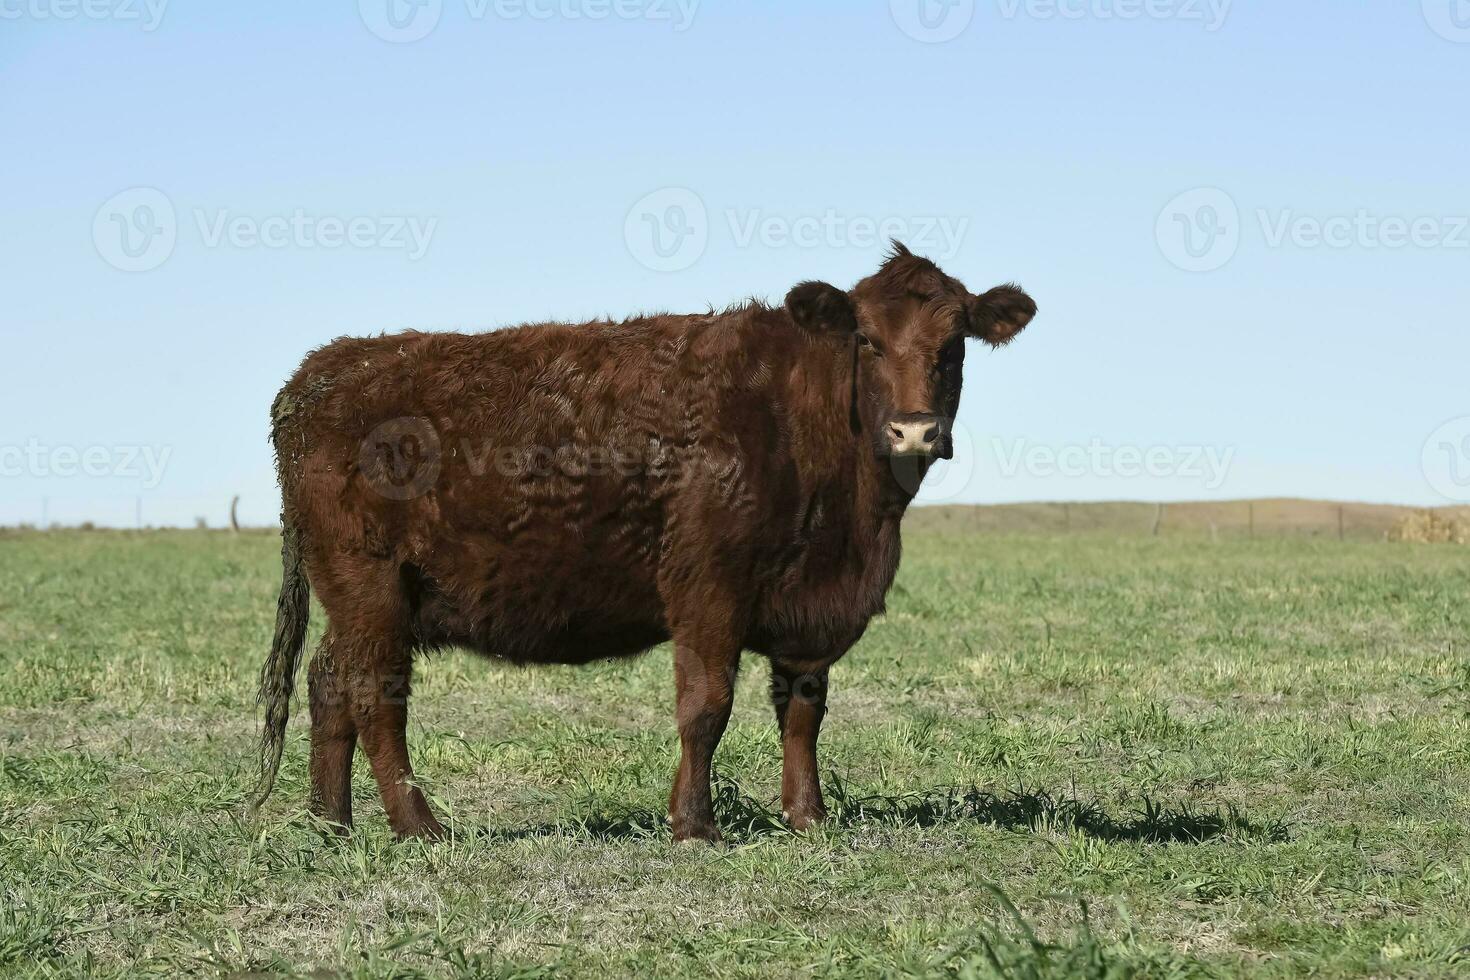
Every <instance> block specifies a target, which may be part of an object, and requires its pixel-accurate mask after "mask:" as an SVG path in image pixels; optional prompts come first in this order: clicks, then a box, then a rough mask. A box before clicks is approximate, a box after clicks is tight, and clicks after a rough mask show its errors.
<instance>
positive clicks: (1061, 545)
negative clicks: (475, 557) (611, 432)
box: [0, 532, 1470, 978]
mask: <svg viewBox="0 0 1470 980" xmlns="http://www.w3.org/2000/svg"><path fill="white" fill-rule="evenodd" d="M1466 559H1467V553H1466V552H1465V551H1464V550H1463V549H1456V548H1452V547H1433V546H1412V545H1390V544H1384V543H1367V542H1351V541H1350V542H1347V543H1340V542H1337V541H1325V540H1306V539H1301V540H1256V541H1242V540H1232V539H1222V540H1220V541H1218V542H1211V541H1210V540H1208V539H1207V538H1199V539H1189V538H1182V537H1181V538H1170V537H1167V536H1166V537H1163V538H1156V539H1150V538H1137V537H1134V538H1114V537H1100V536H1088V535H1079V536H1072V537H1062V536H1056V537H1048V536H1010V537H1007V536H979V535H970V536H966V535H964V534H948V535H946V536H944V537H942V538H941V537H939V536H932V535H922V534H920V535H911V536H910V538H909V541H908V548H907V555H906V558H905V561H904V565H903V569H902V571H901V573H900V575H899V580H898V584H897V586H896V587H895V589H894V591H893V594H892V595H891V597H890V612H889V614H888V616H887V617H886V618H884V619H882V620H878V621H875V622H874V624H873V625H872V627H871V629H870V630H869V633H868V635H867V637H866V638H865V639H864V640H863V642H862V643H861V644H860V645H859V646H858V647H857V649H855V650H854V651H853V652H852V653H851V654H850V655H849V657H848V658H847V660H845V661H844V662H843V663H842V664H840V665H839V666H838V667H837V668H836V670H835V671H834V680H833V694H832V710H831V714H830V715H829V717H828V722H827V726H826V730H825V731H824V733H823V740H822V758H823V767H824V774H825V776H826V784H827V788H828V802H829V805H830V807H831V809H832V816H833V819H832V820H831V821H830V823H829V824H828V825H827V826H826V827H824V828H823V829H821V830H820V831H817V832H814V833H811V834H809V835H795V834H792V833H790V832H788V831H786V830H785V829H784V828H783V827H782V825H781V824H780V822H779V820H778V819H777V817H776V816H775V814H774V813H773V810H774V809H775V801H776V799H777V796H778V792H779V766H780V763H779V755H778V749H777V745H776V738H775V725H774V722H773V720H772V716H771V712H770V709H769V707H768V705H767V704H766V699H765V690H764V688H765V669H764V664H763V663H762V662H760V661H759V659H758V658H754V657H751V658H748V659H747V662H746V670H745V671H744V673H743V674H742V677H741V681H740V690H739V695H738V702H737V706H736V710H735V716H734V719H733V721H732V724H731V727H730V731H729V734H728V735H727V736H726V738H725V741H724V743H723V744H722V746H721V748H720V752H719V755H718V756H717V759H716V764H717V767H718V770H719V773H720V776H719V784H718V786H717V812H718V816H719V818H720V820H721V822H722V825H723V826H724V828H725V831H726V836H727V838H728V839H729V841H730V846H729V847H727V848H725V849H722V850H714V849H709V848H700V847H687V846H677V845H674V844H673V843H672V842H671V841H670V839H669V834H668V831H667V829H666V827H665V825H664V824H663V821H662V810H663V805H664V801H665V799H666V798H667V793H668V788H669V780H670V777H671V774H672V771H673V767H674V762H675V755H674V753H675V747H676V746H675V738H674V733H673V725H672V718H671V716H672V680H671V671H670V665H669V655H668V651H667V650H664V649H661V650H657V651H654V652H653V653H652V654H650V655H649V656H647V657H645V658H643V659H641V660H638V661H635V662H631V663H622V664H608V665H599V666H594V667H588V668H580V669H572V668H541V669H534V670H518V669H515V668H511V667H507V666H503V665H499V664H494V663H490V662H486V661H483V660H478V659H475V658H472V657H470V656H468V655H453V656H445V657H438V658H434V659H432V660H430V661H428V662H427V663H425V664H424V665H423V666H422V668H421V674H420V677H421V682H420V683H419V685H418V691H417V692H416V695H415V700H414V706H413V712H412V715H413V721H412V730H411V733H410V743H411V746H412V749H413V751H414V754H415V763H416V765H417V767H418V770H419V773H420V775H421V777H422V778H423V779H424V781H425V782H426V783H427V784H428V785H429V787H430V789H431V791H432V794H433V796H434V798H435V799H436V802H437V804H438V806H439V807H440V808H441V810H442V811H444V812H447V813H449V814H450V815H451V817H452V820H453V826H454V828H455V836H454V839H453V840H451V841H449V842H447V843H444V844H440V845H424V844H421V843H407V844H397V843H394V842H393V841H392V840H391V838H390V837H389V834H388V832H387V827H386V825H385V823H384V820H383V815H382V812H381V809H380V807H379V805H378V803H377V796H376V792H375V790H374V788H373V785H372V782H371V779H370V778H369V777H368V775H367V773H366V770H365V767H363V766H362V765H361V762H359V769H358V774H357V780H356V783H355V786H354V791H355V795H356V797H357V801H358V802H357V816H358V831H357V833H356V834H355V835H354V836H353V837H351V838H350V839H346V840H334V839H330V838H327V837H324V836H323V835H321V834H320V833H319V832H318V830H317V829H316V828H314V827H313V826H312V825H311V823H310V822H309V820H308V819H307V818H306V817H305V815H304V814H303V812H302V809H301V807H302V805H303V803H304V801H305V799H306V782H305V777H306V764H305V755H306V741H305V728H304V721H305V719H304V717H302V716H303V715H304V711H303V710H302V709H301V708H300V707H299V706H298V709H297V712H296V714H297V717H296V718H294V719H293V722H292V729H291V738H290V742H289V744H288V747H287V757H286V762H285V765H284V767H283V772H282V779H281V782H280V784H279V786H278V788H277V792H276V795H275V797H274V798H273V799H272V801H271V804H270V805H269V806H268V807H267V810H266V812H265V814H264V817H263V821H262V823H261V824H260V825H258V826H255V827H251V826H246V825H242V824H241V823H240V822H239V821H238V819H237V818H236V816H235V813H236V810H237V807H238V804H239V801H240V799H241V797H242V794H243V793H244V792H245V790H246V789H247V788H248V787H249V785H250V783H251V770H252V767H253V765H254V758H255V756H254V753H255V739H256V735H257V721H256V716H255V712H254V709H253V695H254V686H255V674H256V671H257V669H258V665H259V662H260V660H261V659H262V657H263V655H264V652H265V647H266V644H267V643H268V641H269V637H270V633H271V627H272V618H273V615H274V603H275V592H276V588H277V581H278V575H279V567H278V558H277V554H276V542H275V540H274V539H273V538H272V537H271V536H269V535H265V534H246V535H241V536H235V537H231V536H227V535H222V534H210V533H183V532H179V533H169V532H160V533H148V534H121V533H100V532H99V533H51V534H29V533H21V534H10V535H6V536H4V537H0V664H3V667H4V672H3V675H0V677H3V680H0V973H15V974H21V975H26V974H32V975H42V976H47V975H101V976H107V975H113V976H122V975H136V974H137V973H155V974H160V975H176V974H178V973H180V972H185V971H189V972H206V973H219V974H247V973H253V974H257V975H258V974H274V973H306V972H311V971H318V972H317V973H316V975H318V976H323V975H345V976H374V977H376V976H398V977H409V976H419V975H444V974H450V975H458V976H498V975H504V976H536V975H541V974H546V975H568V974H570V975H581V976H595V977H600V978H606V977H613V976H623V975H635V974H636V975H690V976H703V975H729V976H752V977H754V976H769V975H778V976H780V975H798V974H799V975H807V974H810V973H813V972H814V973H817V974H843V975H866V976H880V975H882V976H889V975H916V976H917V975H947V976H959V977H971V976H974V977H989V976H998V977H1071V976H1090V977H1125V976H1146V977H1188V976H1231V975H1251V976H1268V977H1269V976H1292V975H1299V974H1302V973H1309V972H1310V973H1314V974H1315V975H1318V976H1328V977H1331V976H1358V975H1375V976H1416V977H1417V976H1436V975H1438V976H1455V975H1464V974H1465V973H1466V972H1467V971H1470V916H1467V912H1466V910H1467V909H1470V645H1467V635H1470V634H1467V626H1470V604H1467V601H1466V600H1467V597H1470V562H1467V560H1466ZM320 626H321V622H320V616H319V615H318V616H317V618H316V620H315V621H314V623H313V629H314V630H319V629H320Z"/></svg>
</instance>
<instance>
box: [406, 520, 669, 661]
mask: <svg viewBox="0 0 1470 980" xmlns="http://www.w3.org/2000/svg"><path fill="white" fill-rule="evenodd" d="M579 544H580V546H579ZM436 551H437V552H438V553H439V554H440V555H441V556H442V558H443V560H433V559H431V560H429V561H426V562H425V563H424V566H423V568H422V569H420V568H419V567H418V566H416V565H410V566H408V567H409V569H410V570H409V573H408V574H407V576H406V581H407V582H408V583H409V591H410V595H411V599H410V602H411V606H412V609H413V622H414V624H415V634H416V637H417V639H418V642H419V645H421V646H425V647H434V646H460V647H466V648H468V649H471V650H474V651H476V652H478V653H482V654H485V655H487V656H492V657H496V658H501V659H507V660H511V661H515V662H517V663H557V664H581V663H587V662H590V661H593V660H601V659H608V658H617V657H627V656H632V655H634V654H637V653H640V652H642V651H644V650H646V649H648V648H649V647H651V646H654V645H655V644H658V643H660V642H662V641H664V640H666V639H668V634H667V629H666V626H665V623H664V614H663V606H662V602H661V601H660V599H659V596H658V590H657V586H656V583H655V576H654V573H653V570H652V569H651V568H649V567H648V566H647V564H646V563H644V562H641V561H623V562H611V561H608V560H607V558H606V557H605V556H604V555H602V554H599V553H598V551H597V549H593V548H588V547H586V546H585V544H584V543H579V542H573V541H551V540H534V539H526V540H522V541H520V542H517V543H516V544H515V545H514V546H511V547H507V546H505V545H504V544H503V543H501V542H487V541H479V542H474V541H465V540H463V539H462V540H461V541H460V542H459V543H458V546H449V545H447V544H446V546H445V548H444V549H443V550H442V551H441V550H439V549H436Z"/></svg>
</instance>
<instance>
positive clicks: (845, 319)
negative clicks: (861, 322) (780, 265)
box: [786, 282, 858, 334]
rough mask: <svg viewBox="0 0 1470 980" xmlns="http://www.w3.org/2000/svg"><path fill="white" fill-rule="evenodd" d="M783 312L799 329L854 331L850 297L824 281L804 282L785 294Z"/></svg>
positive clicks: (843, 332) (854, 318) (846, 332)
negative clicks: (784, 311)
mask: <svg viewBox="0 0 1470 980" xmlns="http://www.w3.org/2000/svg"><path fill="white" fill-rule="evenodd" d="M786 311H787V312H788V313H790V314H791V319H793V320H795V321H796V325H797V326H798V327H801V328H802V329H803V330H810V331H811V332H812V333H823V332H826V331H832V332H833V333H840V334H850V333H856V332H857V328H858V324H857V311H856V310H854V309H853V307H852V300H851V299H850V298H848V295H847V294H846V293H844V292H843V291H842V290H840V289H838V288H837V287H836V286H834V285H832V284H831V283H827V282H804V283H801V284H800V285H798V286H795V287H793V288H792V290H791V292H789V293H787V294H786Z"/></svg>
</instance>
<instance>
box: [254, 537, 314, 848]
mask: <svg viewBox="0 0 1470 980" xmlns="http://www.w3.org/2000/svg"><path fill="white" fill-rule="evenodd" d="M310 613H311V586H310V584H309V583H308V582H307V579H306V570H305V568H303V567H302V564H301V536H300V533H299V532H298V531H297V530H296V527H295V525H293V524H292V523H291V521H290V519H289V518H285V517H283V519H282V521H281V597H280V599H279V601H278V603H277V605H276V635H275V639H274V640H273V641H272V643H271V652H270V656H268V657H267V658H266V660H265V663H264V664H262V665H261V668H260V692H259V693H258V694H257V695H256V699H255V700H256V703H257V704H262V705H264V706H265V726H264V728H263V729H262V730H261V734H260V781H259V782H258V783H257V784H256V786H255V792H254V793H253V794H251V797H250V802H249V804H248V805H247V808H246V815H247V817H249V818H250V819H254V817H255V815H256V814H257V813H259V812H260V808H261V806H262V805H263V804H264V803H265V801H266V798H267V797H269V796H270V795H271V790H272V789H273V788H275V785H276V772H277V771H278V770H279V769H280V768H281V753H282V752H283V751H285V748H286V721H287V720H288V719H289V718H290V715H291V693H292V692H293V691H294V690H295V688H296V671H297V669H298V668H299V667H300V666H301V651H302V649H303V648H304V647H305V646H306V623H307V618H308V616H309V615H310Z"/></svg>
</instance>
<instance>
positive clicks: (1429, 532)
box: [1388, 510, 1470, 544]
mask: <svg viewBox="0 0 1470 980" xmlns="http://www.w3.org/2000/svg"><path fill="white" fill-rule="evenodd" d="M1388 540H1390V541H1413V542H1417V543H1421V544H1470V521H1466V520H1464V519H1462V518H1458V517H1451V516H1449V515H1447V514H1441V513H1439V512H1438V511H1433V510H1420V511H1415V512H1414V513H1412V514H1405V515H1404V516H1403V517H1400V518H1399V519H1398V520H1397V521H1394V524H1393V527H1392V528H1390V529H1389V532H1388Z"/></svg>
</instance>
